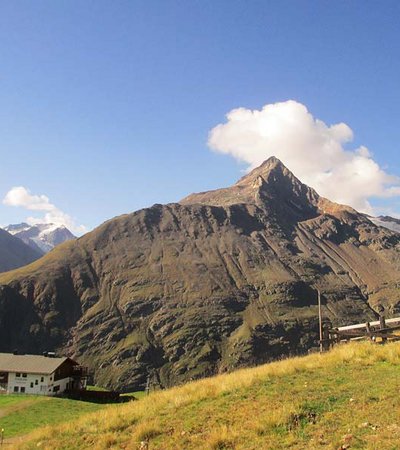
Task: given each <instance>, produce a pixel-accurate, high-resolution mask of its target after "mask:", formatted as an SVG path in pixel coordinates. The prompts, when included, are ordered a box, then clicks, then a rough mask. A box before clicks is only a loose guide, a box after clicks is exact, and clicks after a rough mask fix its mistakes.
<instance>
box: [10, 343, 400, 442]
mask: <svg viewBox="0 0 400 450" xmlns="http://www.w3.org/2000/svg"><path fill="white" fill-rule="evenodd" d="M399 364H400V345H398V344H396V343H390V344H387V345H384V346H383V345H376V344H375V345H374V344H370V343H368V342H365V343H357V344H346V345H342V346H337V347H336V348H335V349H333V350H332V351H330V352H328V353H326V354H324V355H319V354H313V355H309V356H306V357H297V358H291V359H287V360H283V361H279V362H275V363H271V364H266V365H263V366H260V367H256V368H250V369H243V370H239V371H236V372H234V373H231V374H224V375H219V376H216V377H213V378H208V379H204V380H201V381H197V382H192V383H188V384H186V385H184V386H181V387H176V388H173V389H169V390H166V391H160V392H156V393H153V394H151V395H150V396H149V397H147V398H144V399H142V400H140V401H138V402H133V403H130V404H125V405H118V406H115V407H111V408H107V409H106V410H104V411H101V412H98V413H95V414H91V415H88V416H85V417H84V418H81V419H80V420H79V421H78V422H74V423H68V424H65V425H61V426H57V427H49V428H47V429H42V430H39V431H38V432H36V433H35V434H33V435H32V436H31V438H30V439H29V441H26V442H25V443H24V444H22V445H19V446H18V448H38V447H40V448H41V449H45V450H55V449H69V450H73V449H84V448H95V449H110V448H115V449H127V450H128V449H139V448H140V446H141V445H145V444H143V442H146V443H147V445H148V446H149V449H156V448H158V449H196V448H198V449H233V448H235V449H236V448H237V449H260V448H261V449H264V448H265V449H272V448H273V449H279V448H282V449H283V448H293V449H304V448H307V449H312V448H326V449H328V448H329V449H337V448H339V446H340V445H342V444H345V443H346V442H347V441H346V439H347V440H348V441H349V442H351V448H359V449H363V448H365V449H375V448H376V449H378V448H379V449H385V448H387V449H395V448H399V447H398V446H397V447H396V445H398V444H397V443H398V442H400V441H399V439H400V423H399V422H398V420H399V414H398V410H399V407H400V400H399V399H398V398H397V397H398V395H397V397H396V394H397V389H398V386H399V385H398V378H397V377H398V376H399V375H400V371H399ZM379 377H382V380H380V379H379ZM395 397H396V398H395ZM378 422H379V423H378ZM377 430H379V433H378V432H377ZM345 441H346V442H345ZM377 445H378V446H377Z"/></svg>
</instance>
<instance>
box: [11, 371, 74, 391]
mask: <svg viewBox="0 0 400 450" xmlns="http://www.w3.org/2000/svg"><path fill="white" fill-rule="evenodd" d="M20 375H21V376H20V377H17V376H16V374H15V373H12V372H10V373H9V374H8V391H7V392H8V393H9V394H13V393H17V392H15V390H14V388H15V387H18V393H21V387H22V388H25V392H24V393H25V394H35V395H56V394H60V393H62V392H64V391H65V389H66V388H67V384H68V382H69V381H71V380H72V378H63V379H61V380H57V381H54V373H53V374H51V375H41V374H30V373H27V374H26V377H23V376H22V373H21V374H20ZM54 387H59V389H58V390H57V391H56V392H54Z"/></svg>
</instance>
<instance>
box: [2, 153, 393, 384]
mask: <svg viewBox="0 0 400 450" xmlns="http://www.w3.org/2000/svg"><path fill="white" fill-rule="evenodd" d="M399 257H400V234H398V233H394V232H392V231H390V230H387V229H384V228H381V227H378V226H376V225H374V224H373V223H372V222H371V221H369V220H368V218H367V217H365V216H364V215H362V214H359V213H357V212H356V211H355V210H353V209H351V208H349V207H346V206H341V205H338V204H335V203H332V202H330V201H329V200H326V199H323V198H321V197H319V196H318V194H317V193H316V192H315V191H314V190H313V189H311V188H308V187H307V186H305V185H303V184H302V183H301V182H300V181H299V180H297V179H296V178H295V177H294V175H293V174H291V173H290V172H289V170H288V169H287V168H286V167H284V166H283V165H282V163H280V161H278V160H277V159H275V158H271V159H269V160H268V161H266V162H265V163H264V164H263V165H262V166H260V167H259V168H257V169H255V170H254V171H253V172H251V173H250V174H248V175H246V176H245V177H244V178H242V179H241V180H239V182H238V183H236V184H235V185H234V186H232V187H230V188H227V189H221V190H217V191H212V192H206V193H200V194H193V195H190V196H189V197H187V198H185V199H184V200H182V201H181V202H180V203H178V204H169V205H154V206H153V207H151V208H147V209H143V210H140V211H137V212H135V213H133V214H129V215H124V216H121V217H118V218H115V219H112V220H110V221H108V222H106V223H104V224H103V225H102V226H100V227H99V228H97V229H96V230H94V231H93V232H91V233H88V234H87V235H85V236H83V237H82V238H80V239H77V240H76V241H71V242H67V243H65V244H62V245H61V246H59V247H57V248H56V249H55V250H54V251H52V252H51V253H50V254H48V255H46V256H45V257H44V258H42V259H41V260H39V261H37V262H35V263H33V264H31V265H30V266H27V267H25V268H23V269H20V270H17V271H14V272H10V273H8V274H5V275H3V276H0V285H1V287H0V351H10V350H12V349H14V348H20V349H21V350H25V351H31V352H38V351H42V350H51V349H58V350H59V351H60V352H64V353H68V354H70V355H72V356H74V357H77V358H79V359H80V360H81V361H82V362H83V363H85V364H88V365H89V366H90V367H91V368H93V369H95V371H96V382H97V383H100V384H103V385H108V386H113V387H115V388H122V389H125V390H134V389H137V388H139V387H143V385H144V383H145V380H146V378H147V375H148V374H150V375H151V376H152V377H154V378H155V379H157V380H159V381H160V383H161V384H162V385H164V386H168V385H172V384H176V383H179V382H182V381H185V380H189V379H192V378H198V377H201V376H205V375H208V374H212V373H216V372H221V371H226V370H230V369H233V368H235V367H239V366H244V365H253V364H257V363H261V362H264V361H268V360H271V359H274V358H277V357H279V356H281V355H287V354H293V353H300V352H304V351H306V350H307V349H308V348H310V347H311V346H314V345H316V340H317V329H318V325H317V290H318V289H319V290H320V291H321V292H322V295H323V314H324V317H326V318H329V319H330V320H331V321H332V322H333V323H334V324H346V323H352V322H355V321H365V320H368V319H372V318H375V317H376V316H377V311H380V312H384V314H385V315H386V316H387V317H389V316H391V315H394V314H398V313H399V312H400V302H399V300H398V297H397V294H398V284H399V281H400V262H399V261H400V260H399ZM16 320H18V323H19V324H20V326H19V327H15V325H14V324H15V321H16Z"/></svg>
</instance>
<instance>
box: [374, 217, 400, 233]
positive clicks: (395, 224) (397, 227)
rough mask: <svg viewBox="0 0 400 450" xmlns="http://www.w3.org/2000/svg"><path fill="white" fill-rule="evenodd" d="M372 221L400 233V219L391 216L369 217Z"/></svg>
mask: <svg viewBox="0 0 400 450" xmlns="http://www.w3.org/2000/svg"><path fill="white" fill-rule="evenodd" d="M368 218H369V220H370V221H371V222H373V223H374V224H375V225H378V226H379V227H384V228H387V229H389V230H391V231H396V232H397V233H400V219H395V218H394V217H390V216H379V217H368Z"/></svg>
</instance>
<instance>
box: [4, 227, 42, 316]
mask: <svg viewBox="0 0 400 450" xmlns="http://www.w3.org/2000/svg"><path fill="white" fill-rule="evenodd" d="M41 256H42V254H41V253H40V252H38V251H36V250H34V249H32V248H30V247H28V246H27V245H26V244H24V243H23V242H22V241H20V240H19V239H17V238H15V237H13V236H11V234H9V233H7V232H6V231H4V230H2V229H1V228H0V272H6V271H7V270H12V269H16V268H18V267H21V266H25V265H26V264H29V263H31V262H33V261H35V260H37V259H38V258H40V257H41ZM0 314H1V312H0Z"/></svg>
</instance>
